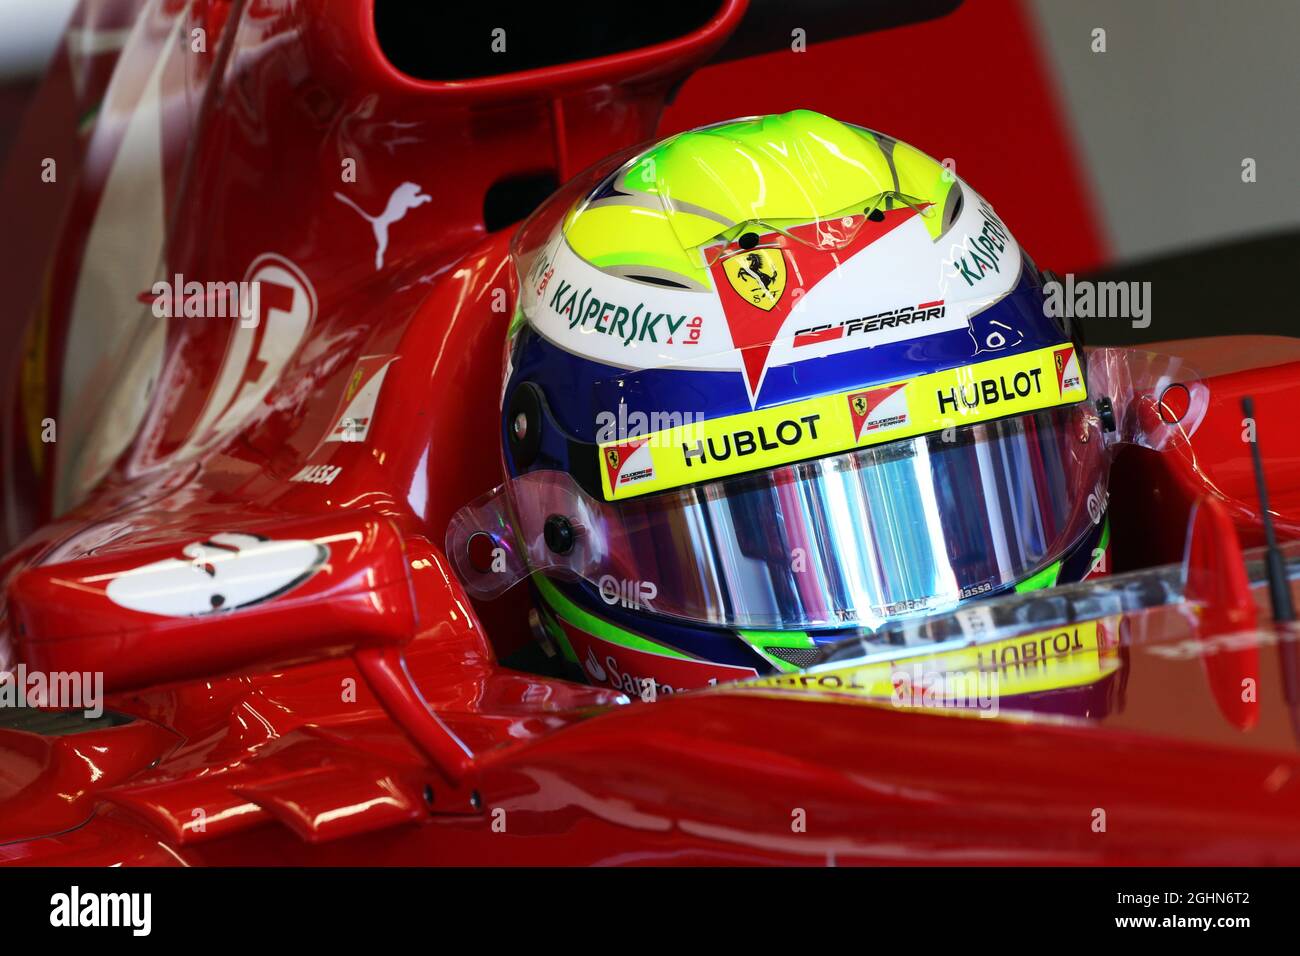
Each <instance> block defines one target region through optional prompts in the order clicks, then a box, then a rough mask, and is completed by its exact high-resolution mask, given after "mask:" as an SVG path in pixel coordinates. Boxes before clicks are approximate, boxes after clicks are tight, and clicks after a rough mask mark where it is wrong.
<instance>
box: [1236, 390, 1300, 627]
mask: <svg viewBox="0 0 1300 956" xmlns="http://www.w3.org/2000/svg"><path fill="white" fill-rule="evenodd" d="M1241 411H1242V414H1244V415H1245V416H1246V417H1247V418H1249V419H1250V420H1251V422H1252V424H1254V426H1255V429H1254V431H1255V440H1254V441H1252V442H1251V443H1250V457H1251V460H1252V461H1253V462H1254V463H1255V488H1256V489H1257V490H1258V492H1259V510H1260V518H1261V519H1262V520H1263V522H1264V541H1265V542H1266V543H1267V545H1268V550H1267V557H1266V558H1265V560H1266V561H1267V562H1268V594H1269V597H1270V598H1271V599H1272V601H1273V620H1274V621H1277V622H1279V623H1280V622H1283V621H1294V620H1295V608H1294V607H1293V606H1292V604H1291V582H1290V581H1289V580H1288V579H1287V576H1286V561H1285V560H1283V558H1282V552H1281V551H1280V550H1278V546H1277V532H1276V531H1275V530H1274V528H1273V513H1272V512H1271V511H1269V508H1268V484H1267V483H1266V482H1265V481H1264V460H1263V458H1262V457H1260V454H1259V424H1258V423H1257V422H1255V400H1254V399H1253V398H1251V397H1250V396H1246V397H1245V398H1243V399H1242V400H1241Z"/></svg>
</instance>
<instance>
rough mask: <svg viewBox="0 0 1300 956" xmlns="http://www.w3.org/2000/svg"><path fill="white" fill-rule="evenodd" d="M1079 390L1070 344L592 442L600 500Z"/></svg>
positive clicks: (1031, 406)
mask: <svg viewBox="0 0 1300 956" xmlns="http://www.w3.org/2000/svg"><path fill="white" fill-rule="evenodd" d="M1087 397H1088V394H1087V390H1086V388H1085V387H1084V384H1083V375H1082V373H1081V372H1080V365H1079V356H1078V354H1077V352H1076V350H1075V348H1074V346H1072V345H1059V346H1051V347H1048V348H1044V349H1038V350H1036V351H1033V352H1024V353H1022V354H1019V355H1010V356H1006V357H1004V358H996V359H991V360H989V361H987V362H979V363H976V364H974V365H967V366H963V367H962V368H955V369H947V370H945V371H942V372H933V373H931V374H929V375H921V376H918V377H917V378H913V379H909V380H907V381H902V382H893V383H887V384H882V385H873V386H871V387H869V388H859V389H855V390H853V391H850V392H841V393H838V394H834V395H821V396H818V397H816V398H809V399H804V400H802V401H798V402H789V403H787V404H785V405H776V406H773V407H771V408H761V409H757V410H756V411H752V412H744V413H742V414H739V415H728V416H725V417H723V418H714V419H709V420H708V421H704V422H698V423H691V424H686V425H681V426H678V427H675V428H669V429H665V430H663V431H659V432H655V433H653V434H650V435H644V436H639V437H637V438H635V439H631V440H628V439H619V440H614V441H610V442H605V443H603V444H601V445H600V452H599V453H600V463H601V468H600V475H601V484H602V487H603V490H604V495H605V500H607V501H616V500H619V499H621V498H632V497H635V496H637V495H644V494H649V493H650V492H654V491H663V490H664V489H667V488H681V487H683V486H686V485H693V484H698V483H700V482H705V481H714V480H716V479H719V478H725V477H728V476H730V475H738V474H743V473H745V472H750V471H759V470H762V469H766V468H775V467H777V466H779V465H788V464H790V463H792V462H796V461H805V460H808V459H812V458H822V457H824V456H826V455H835V454H839V453H841V452H845V451H851V450H853V449H855V448H865V447H868V446H871V445H879V444H883V443H885V442H891V441H896V440H898V439H900V438H914V437H916V436H917V435H928V434H931V433H933V432H938V431H942V430H943V429H945V428H959V427H962V426H965V425H973V424H976V423H978V422H984V421H989V420H991V419H995V418H1004V417H1006V416H1008V415H1020V414H1024V413H1026V412H1034V411H1039V410H1041V409H1045V408H1054V407H1056V406H1058V405H1066V404H1072V403H1074V402H1079V401H1082V400H1084V399H1085V398H1087Z"/></svg>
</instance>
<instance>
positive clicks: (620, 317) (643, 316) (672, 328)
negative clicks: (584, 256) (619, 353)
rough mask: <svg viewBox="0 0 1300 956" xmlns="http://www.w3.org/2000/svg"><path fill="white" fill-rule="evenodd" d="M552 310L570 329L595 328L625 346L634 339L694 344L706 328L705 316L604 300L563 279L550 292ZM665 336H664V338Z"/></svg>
mask: <svg viewBox="0 0 1300 956" xmlns="http://www.w3.org/2000/svg"><path fill="white" fill-rule="evenodd" d="M550 306H551V311H553V312H554V313H555V314H556V315H559V316H563V317H564V318H565V319H567V320H568V323H569V328H570V329H575V328H578V327H579V326H581V327H582V328H584V329H586V328H593V329H595V330H596V331H597V332H599V333H600V334H601V335H610V336H614V337H615V338H617V339H619V340H620V341H622V343H623V344H624V345H625V346H626V345H631V344H632V343H633V342H655V343H659V342H663V343H665V344H667V345H695V344H697V343H698V342H699V341H700V335H701V331H702V330H703V328H704V318H703V317H702V316H698V315H697V316H693V317H692V316H687V315H677V316H674V315H672V314H671V313H669V312H654V311H652V310H651V309H650V308H649V307H648V306H646V305H645V304H644V303H642V304H639V305H637V306H636V308H634V309H629V308H628V307H627V306H625V305H619V304H618V303H616V302H602V301H601V300H600V299H598V298H596V297H595V296H594V295H592V294H591V289H590V288H588V289H584V290H583V291H582V293H581V294H579V292H578V290H577V288H576V287H575V286H573V285H571V284H569V283H568V282H565V281H564V280H563V279H560V280H559V281H558V282H557V283H556V286H555V292H554V293H553V294H552V295H551V301H550ZM661 336H662V338H661Z"/></svg>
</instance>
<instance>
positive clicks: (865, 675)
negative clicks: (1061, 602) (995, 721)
mask: <svg viewBox="0 0 1300 956" xmlns="http://www.w3.org/2000/svg"><path fill="white" fill-rule="evenodd" d="M1119 666H1120V661H1119V654H1118V648H1117V646H1116V642H1115V641H1114V640H1112V639H1110V638H1109V636H1108V632H1107V630H1106V628H1105V627H1104V626H1103V625H1102V622H1101V621H1082V622H1080V623H1078V624H1071V625H1069V626H1068V627H1062V628H1058V629H1056V630H1052V631H1038V632H1036V633H1033V634H1024V635H1021V636H1020V637H1011V638H1007V639H1005V640H1001V641H992V642H990V643H987V644H972V645H968V646H966V647H961V648H957V649H956V650H952V651H945V652H943V653H939V654H927V655H922V656H916V657H905V658H899V659H896V660H892V661H875V662H872V663H870V664H858V665H849V666H847V667H843V668H836V669H827V670H822V671H808V672H804V673H799V674H779V675H774V676H772V677H760V678H758V679H756V680H748V681H744V682H742V683H738V684H730V685H728V689H729V690H761V691H778V692H791V693H797V694H811V695H816V696H822V695H828V696H847V697H856V698H862V699H868V700H880V701H901V702H902V703H904V704H905V705H908V704H912V703H915V702H917V701H921V700H923V699H924V696H923V695H933V696H934V698H935V699H936V700H937V701H940V702H941V701H943V700H944V699H945V698H946V697H947V696H948V691H949V690H950V689H951V688H953V687H958V688H961V689H962V690H963V691H965V690H967V689H968V688H969V687H971V686H975V684H974V682H973V681H971V680H957V679H954V678H973V677H978V678H979V682H978V686H979V687H980V688H981V690H982V692H987V693H989V694H990V695H991V696H992V697H994V698H1003V697H1014V696H1016V695H1019V694H1036V693H1040V692H1042V691H1048V690H1064V689H1066V688H1070V687H1083V686H1086V685H1088V684H1093V683H1096V682H1097V681H1099V680H1101V679H1102V678H1103V677H1107V676H1109V675H1110V674H1113V673H1114V672H1115V671H1116V670H1118V669H1119Z"/></svg>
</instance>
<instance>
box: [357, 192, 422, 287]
mask: <svg viewBox="0 0 1300 956" xmlns="http://www.w3.org/2000/svg"><path fill="white" fill-rule="evenodd" d="M334 198H335V199H337V200H338V201H339V202H341V203H347V204H348V205H349V206H351V207H352V208H353V209H355V210H356V211H357V214H358V215H360V216H361V218H362V219H364V220H366V222H368V223H370V229H371V231H373V232H374V234H375V268H376V269H382V268H383V267H384V253H385V252H387V251H388V227H389V226H391V225H392V224H393V223H395V222H397V221H398V220H399V219H401V218H402V217H403V216H405V215H406V214H407V212H409V211H410V210H412V209H414V208H415V207H417V206H423V205H424V204H425V203H427V202H433V197H432V196H426V195H425V194H424V191H423V189H422V187H421V186H419V185H418V184H416V183H402V185H400V186H398V187H397V188H396V189H394V190H393V194H392V195H391V196H389V197H388V205H387V206H385V207H384V211H383V212H381V213H380V214H379V215H378V216H372V215H370V214H369V213H368V212H366V211H365V210H364V209H362V208H361V207H360V206H358V205H357V204H356V203H354V202H353V201H352V200H351V199H349V198H348V197H347V196H345V195H343V194H342V193H337V192H336V193H335V194H334Z"/></svg>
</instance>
